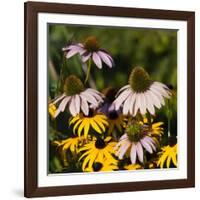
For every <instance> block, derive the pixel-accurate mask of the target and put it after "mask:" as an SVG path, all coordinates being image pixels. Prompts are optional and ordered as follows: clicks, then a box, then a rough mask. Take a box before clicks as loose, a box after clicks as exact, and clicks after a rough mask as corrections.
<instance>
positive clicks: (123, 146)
mask: <svg viewBox="0 0 200 200" xmlns="http://www.w3.org/2000/svg"><path fill="white" fill-rule="evenodd" d="M115 149H116V150H117V152H116V156H118V158H119V159H120V160H121V159H123V157H124V155H125V153H126V152H127V151H128V150H129V149H130V158H131V163H132V164H136V160H137V158H138V160H139V161H140V162H141V163H143V161H144V150H143V149H145V150H146V151H147V152H149V153H150V154H152V153H153V151H156V143H155V141H154V140H153V139H152V138H151V137H150V136H148V127H147V126H146V125H142V124H140V123H138V122H136V121H132V122H129V123H128V124H127V126H126V130H125V134H124V135H122V136H121V138H120V140H119V142H118V144H117V145H116V147H115Z"/></svg>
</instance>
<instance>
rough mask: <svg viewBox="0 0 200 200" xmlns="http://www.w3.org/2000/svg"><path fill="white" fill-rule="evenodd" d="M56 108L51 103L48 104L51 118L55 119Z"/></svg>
mask: <svg viewBox="0 0 200 200" xmlns="http://www.w3.org/2000/svg"><path fill="white" fill-rule="evenodd" d="M55 113H56V106H55V105H54V104H52V103H50V104H49V114H50V116H51V117H52V118H55Z"/></svg>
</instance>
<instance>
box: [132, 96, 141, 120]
mask: <svg viewBox="0 0 200 200" xmlns="http://www.w3.org/2000/svg"><path fill="white" fill-rule="evenodd" d="M139 107H140V93H136V97H135V106H134V114H133V116H135V115H136V114H137V112H138V109H139Z"/></svg>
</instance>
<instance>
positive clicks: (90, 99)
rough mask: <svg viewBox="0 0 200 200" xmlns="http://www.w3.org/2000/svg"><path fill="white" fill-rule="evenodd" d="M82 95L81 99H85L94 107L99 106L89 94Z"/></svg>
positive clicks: (83, 93)
mask: <svg viewBox="0 0 200 200" xmlns="http://www.w3.org/2000/svg"><path fill="white" fill-rule="evenodd" d="M80 95H81V97H84V98H85V99H86V100H87V102H89V103H91V104H92V105H94V106H98V102H97V100H96V99H95V98H94V97H93V96H92V95H90V94H89V93H87V92H81V94H80Z"/></svg>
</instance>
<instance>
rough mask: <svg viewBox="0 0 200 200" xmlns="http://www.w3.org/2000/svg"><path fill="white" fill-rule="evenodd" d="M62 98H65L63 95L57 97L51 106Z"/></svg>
mask: <svg viewBox="0 0 200 200" xmlns="http://www.w3.org/2000/svg"><path fill="white" fill-rule="evenodd" d="M64 97H66V95H65V94H62V95H61V96H59V97H57V98H56V99H55V100H54V101H53V104H56V103H57V102H59V101H61V100H62V99H63V98H64Z"/></svg>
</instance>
